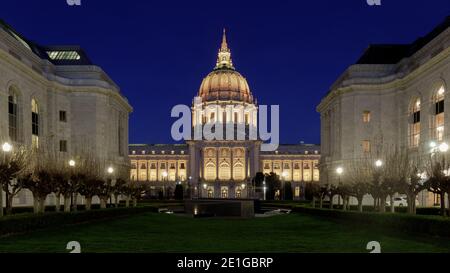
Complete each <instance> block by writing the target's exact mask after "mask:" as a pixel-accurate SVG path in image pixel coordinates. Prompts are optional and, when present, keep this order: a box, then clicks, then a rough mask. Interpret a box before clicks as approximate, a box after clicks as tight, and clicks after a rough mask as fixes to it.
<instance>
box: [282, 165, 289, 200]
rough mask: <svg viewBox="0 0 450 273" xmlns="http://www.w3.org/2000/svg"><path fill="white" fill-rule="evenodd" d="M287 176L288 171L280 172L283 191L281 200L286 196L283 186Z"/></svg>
mask: <svg viewBox="0 0 450 273" xmlns="http://www.w3.org/2000/svg"><path fill="white" fill-rule="evenodd" d="M287 176H288V173H287V172H286V171H284V172H283V173H282V174H281V178H282V179H281V182H282V183H281V188H282V189H281V190H282V191H283V200H284V199H285V198H286V188H285V182H286V181H285V180H286V177H287Z"/></svg>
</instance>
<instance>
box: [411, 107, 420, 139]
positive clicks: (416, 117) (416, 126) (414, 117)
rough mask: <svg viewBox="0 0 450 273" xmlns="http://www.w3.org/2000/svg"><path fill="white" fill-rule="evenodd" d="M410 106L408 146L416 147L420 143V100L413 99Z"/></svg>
mask: <svg viewBox="0 0 450 273" xmlns="http://www.w3.org/2000/svg"><path fill="white" fill-rule="evenodd" d="M411 106H412V108H411V123H410V127H409V145H410V146H411V147H418V146H419V142H420V99H415V100H414V101H413V102H412V105H411Z"/></svg>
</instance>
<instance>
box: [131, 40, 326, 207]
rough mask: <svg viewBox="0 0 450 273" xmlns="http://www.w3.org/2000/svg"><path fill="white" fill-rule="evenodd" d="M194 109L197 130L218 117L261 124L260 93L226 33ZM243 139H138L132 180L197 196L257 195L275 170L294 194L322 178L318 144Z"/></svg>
mask: <svg viewBox="0 0 450 273" xmlns="http://www.w3.org/2000/svg"><path fill="white" fill-rule="evenodd" d="M199 99H201V102H199V101H200V100H199ZM191 112H192V128H194V131H195V128H198V127H202V126H204V125H207V124H209V123H215V122H218V123H219V124H221V125H223V126H224V127H226V125H228V124H230V123H231V124H232V126H235V127H239V126H243V128H246V130H247V131H248V129H249V128H253V129H254V128H256V127H257V124H258V105H257V103H256V99H255V98H254V97H253V94H252V92H251V91H250V87H249V85H248V83H247V80H246V79H245V78H244V77H243V76H242V75H241V74H240V73H239V72H237V71H236V69H235V68H234V65H233V62H232V59H231V51H230V49H229V48H228V44H227V40H226V36H225V33H224V35H223V40H222V44H221V47H220V50H219V53H218V58H217V63H216V66H215V68H214V70H213V71H212V72H211V73H210V74H209V75H207V76H206V77H205V78H204V79H203V81H202V83H201V85H200V89H199V91H198V95H197V96H196V99H194V103H193V104H192V108H191ZM246 135H248V134H246ZM239 139H240V138H234V139H233V140H206V139H204V138H201V139H200V140H188V141H186V143H185V144H149V145H146V144H144V145H140V144H132V145H130V146H129V157H130V160H131V174H130V175H131V180H133V181H142V182H148V183H149V184H150V188H151V194H152V195H153V196H158V195H159V194H163V195H164V196H171V195H173V192H174V189H175V187H176V184H177V183H178V184H183V185H184V189H185V190H187V191H188V193H189V195H190V196H193V197H200V198H253V197H262V196H253V192H254V191H253V190H254V188H253V187H252V182H251V181H252V178H254V177H255V175H256V173H257V172H263V173H271V172H274V173H276V174H278V175H280V178H281V179H282V181H283V182H291V186H292V192H293V196H294V199H300V198H302V197H303V194H304V186H305V182H310V181H319V168H318V163H319V159H320V147H319V146H318V145H308V144H298V145H280V146H279V147H278V149H277V150H276V151H273V152H265V151H261V144H262V142H261V141H260V140H258V138H256V139H250V138H248V137H247V138H244V140H239Z"/></svg>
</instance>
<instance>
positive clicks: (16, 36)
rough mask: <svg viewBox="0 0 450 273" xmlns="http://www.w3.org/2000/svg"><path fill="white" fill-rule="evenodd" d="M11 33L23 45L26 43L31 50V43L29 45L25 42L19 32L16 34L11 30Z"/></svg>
mask: <svg viewBox="0 0 450 273" xmlns="http://www.w3.org/2000/svg"><path fill="white" fill-rule="evenodd" d="M9 33H11V35H12V36H13V37H14V38H16V40H17V41H19V42H20V43H21V44H22V45H24V46H25V47H26V48H28V49H29V50H31V47H30V45H28V43H27V42H25V41H24V40H23V39H22V38H20V37H19V36H18V35H17V34H15V33H14V32H12V31H10V32H9Z"/></svg>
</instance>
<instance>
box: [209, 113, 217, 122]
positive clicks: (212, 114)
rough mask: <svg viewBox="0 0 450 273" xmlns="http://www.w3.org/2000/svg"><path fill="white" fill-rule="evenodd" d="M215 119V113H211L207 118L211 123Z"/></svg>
mask: <svg viewBox="0 0 450 273" xmlns="http://www.w3.org/2000/svg"><path fill="white" fill-rule="evenodd" d="M215 119H216V114H215V113H211V115H210V118H209V122H211V123H213V122H215V121H216V120H215Z"/></svg>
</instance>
